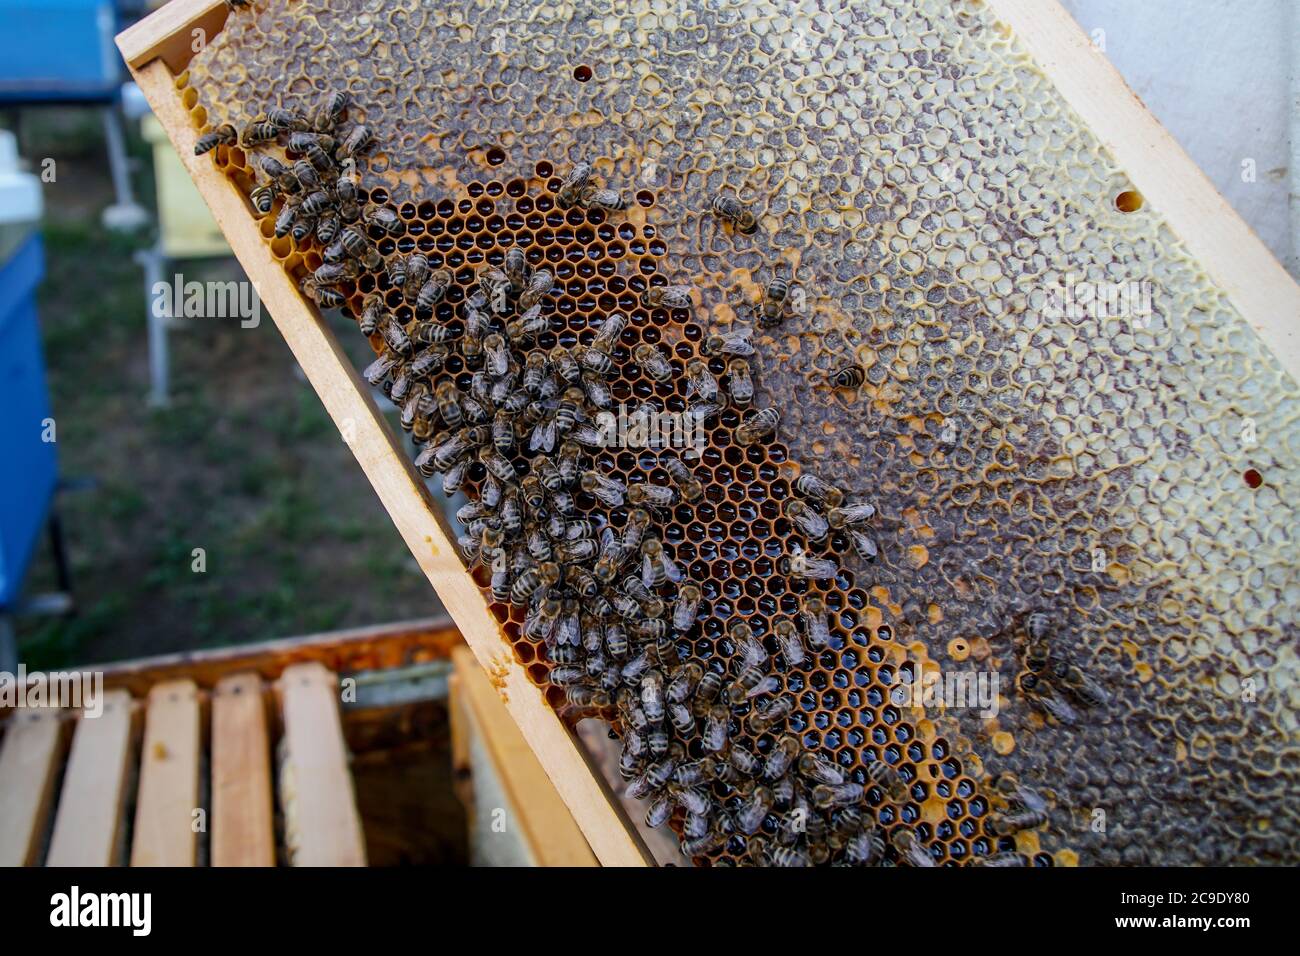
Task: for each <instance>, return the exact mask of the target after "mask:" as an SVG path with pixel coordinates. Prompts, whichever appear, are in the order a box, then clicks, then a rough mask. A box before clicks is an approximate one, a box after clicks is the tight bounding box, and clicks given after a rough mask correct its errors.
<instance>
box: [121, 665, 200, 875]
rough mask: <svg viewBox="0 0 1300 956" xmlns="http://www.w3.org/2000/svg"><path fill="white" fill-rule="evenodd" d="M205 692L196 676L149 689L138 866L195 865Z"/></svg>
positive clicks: (135, 850) (135, 845)
mask: <svg viewBox="0 0 1300 956" xmlns="http://www.w3.org/2000/svg"><path fill="white" fill-rule="evenodd" d="M200 733H201V728H200V724H199V692H198V688H197V687H195V686H194V682H193V681H189V680H180V681H169V682H168V683H165V684H159V685H157V686H156V687H154V689H153V690H151V691H150V692H149V701H148V708H147V710H146V712H145V724H144V746H143V748H142V750H141V753H140V790H139V795H138V797H137V800H136V806H135V831H134V837H133V842H132V845H131V865H132V866H193V865H194V864H195V858H196V853H197V850H198V831H197V830H196V828H195V826H194V822H195V816H194V811H195V810H196V809H198V807H199V747H200V743H201V741H200Z"/></svg>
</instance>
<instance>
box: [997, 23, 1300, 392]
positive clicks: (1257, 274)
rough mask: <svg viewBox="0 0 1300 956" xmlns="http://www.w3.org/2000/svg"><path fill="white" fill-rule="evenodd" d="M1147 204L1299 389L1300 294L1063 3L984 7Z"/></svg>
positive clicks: (1284, 272)
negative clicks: (1022, 47) (1022, 48)
mask: <svg viewBox="0 0 1300 956" xmlns="http://www.w3.org/2000/svg"><path fill="white" fill-rule="evenodd" d="M988 4H989V9H990V11H991V12H992V13H993V14H994V16H996V17H997V18H998V19H999V20H1001V21H1002V22H1003V23H1004V24H1006V26H1007V27H1009V28H1010V30H1011V32H1012V33H1013V34H1015V36H1016V38H1017V39H1019V40H1020V41H1021V42H1022V43H1023V44H1024V45H1025V47H1026V49H1027V50H1028V52H1029V54H1030V56H1032V57H1033V59H1034V60H1035V61H1036V62H1037V63H1038V65H1039V67H1041V68H1042V70H1043V72H1044V73H1045V74H1046V75H1047V76H1048V78H1049V79H1050V80H1051V81H1052V83H1053V84H1054V85H1055V86H1056V88H1057V89H1058V90H1060V92H1061V95H1062V96H1064V97H1065V99H1066V101H1067V102H1069V104H1070V106H1071V107H1072V108H1073V109H1074V111H1075V112H1076V113H1078V115H1079V118H1080V119H1081V120H1083V122H1084V124H1086V125H1087V126H1088V127H1089V129H1091V130H1092V132H1093V134H1094V135H1095V136H1096V137H1097V138H1098V140H1100V142H1101V144H1102V145H1103V146H1105V147H1106V149H1107V150H1109V152H1110V153H1111V155H1112V156H1114V157H1115V160H1116V162H1117V163H1118V164H1119V166H1120V167H1121V168H1122V169H1123V170H1124V172H1125V173H1126V174H1127V175H1128V177H1129V179H1130V180H1131V181H1132V182H1133V185H1134V186H1135V187H1136V188H1137V190H1138V192H1140V193H1141V194H1142V197H1143V199H1144V200H1145V201H1146V202H1149V203H1150V204H1151V205H1152V207H1153V208H1155V209H1156V210H1157V211H1158V212H1159V213H1160V215H1161V216H1162V217H1164V219H1165V221H1166V222H1167V223H1168V225H1169V227H1170V229H1172V230H1173V231H1174V233H1176V234H1177V236H1178V237H1179V238H1180V239H1181V240H1182V241H1183V243H1184V244H1185V245H1186V246H1187V251H1188V252H1189V253H1190V254H1191V255H1192V256H1193V257H1194V258H1195V259H1196V260H1197V261H1198V262H1199V263H1200V264H1201V265H1202V266H1203V267H1204V268H1205V270H1206V272H1207V274H1208V275H1209V276H1210V278H1211V279H1213V280H1214V282H1215V284H1216V285H1218V286H1219V287H1220V288H1221V289H1222V290H1223V291H1224V293H1225V294H1226V295H1227V297H1228V299H1229V300H1230V301H1231V302H1232V304H1233V306H1235V307H1236V309H1237V311H1238V312H1240V313H1241V315H1242V317H1243V318H1244V319H1245V320H1246V321H1247V322H1248V323H1250V326H1251V328H1253V329H1254V330H1255V332H1256V334H1258V335H1259V337H1260V340H1261V341H1262V342H1263V343H1264V344H1265V345H1266V346H1267V347H1268V349H1269V350H1270V351H1271V352H1272V353H1273V354H1274V355H1275V356H1276V357H1277V360H1278V362H1279V363H1280V364H1281V365H1282V367H1283V368H1284V369H1286V371H1287V372H1288V373H1289V374H1290V375H1291V377H1292V378H1293V379H1295V380H1296V381H1297V382H1300V286H1298V285H1296V283H1295V281H1294V280H1293V279H1292V278H1291V277H1290V275H1288V274H1287V272H1286V270H1285V269H1284V268H1283V267H1282V264H1281V263H1279V262H1278V261H1277V259H1275V258H1274V257H1273V254H1272V253H1271V252H1269V250H1268V247H1266V246H1265V245H1264V243H1263V242H1261V241H1260V239H1259V237H1258V236H1256V235H1255V233H1254V231H1253V230H1252V229H1251V228H1250V226H1248V225H1246V223H1245V221H1244V220H1243V219H1242V218H1241V217H1240V216H1238V215H1237V213H1236V211H1235V210H1233V208H1232V207H1231V206H1229V205H1228V202H1227V200H1225V199H1224V198H1223V197H1222V196H1221V195H1219V192H1218V190H1216V189H1215V188H1214V185H1213V184H1212V183H1211V182H1210V180H1209V179H1208V178H1206V176H1205V174H1204V173H1203V172H1201V170H1200V168H1199V167H1197V165H1196V164H1195V163H1194V162H1192V159H1191V157H1190V156H1188V155H1187V153H1186V152H1184V151H1183V148H1182V147H1181V146H1179V145H1178V142H1177V140H1175V139H1174V138H1173V137H1172V136H1171V135H1169V132H1168V131H1167V130H1166V129H1165V128H1164V127H1163V126H1161V125H1160V123H1159V122H1157V120H1156V118H1155V117H1154V116H1152V115H1151V113H1150V112H1149V111H1148V110H1147V108H1146V106H1145V105H1144V104H1143V103H1142V101H1141V100H1140V99H1139V98H1138V97H1137V95H1136V94H1135V93H1134V92H1133V91H1132V90H1131V89H1129V87H1128V84H1126V83H1125V82H1124V78H1123V77H1122V76H1120V74H1119V71H1118V70H1116V69H1115V67H1114V66H1112V65H1111V63H1110V61H1109V60H1107V59H1106V57H1105V55H1104V54H1102V53H1101V52H1100V51H1098V50H1097V49H1096V48H1095V47H1093V45H1092V43H1091V42H1090V40H1089V39H1088V37H1087V35H1086V34H1084V32H1083V30H1082V29H1081V28H1080V27H1079V25H1078V24H1077V23H1075V21H1074V20H1073V18H1071V16H1070V15H1069V14H1068V13H1067V12H1066V11H1065V10H1064V9H1063V8H1062V7H1061V6H1060V5H1059V4H1057V3H1054V2H1045V0H988Z"/></svg>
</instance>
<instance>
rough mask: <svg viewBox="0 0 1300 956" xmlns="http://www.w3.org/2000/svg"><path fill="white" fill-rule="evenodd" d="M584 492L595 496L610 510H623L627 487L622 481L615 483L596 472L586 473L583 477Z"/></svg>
mask: <svg viewBox="0 0 1300 956" xmlns="http://www.w3.org/2000/svg"><path fill="white" fill-rule="evenodd" d="M582 490H583V491H585V492H587V494H589V495H594V496H595V498H596V499H597V500H598V501H599V502H600V503H601V504H603V505H605V506H606V507H608V508H621V507H623V496H624V494H625V493H626V492H627V486H626V485H624V484H623V482H621V481H615V480H614V479H613V478H607V477H605V476H604V475H601V474H598V473H596V472H594V471H586V472H584V473H583V475H582Z"/></svg>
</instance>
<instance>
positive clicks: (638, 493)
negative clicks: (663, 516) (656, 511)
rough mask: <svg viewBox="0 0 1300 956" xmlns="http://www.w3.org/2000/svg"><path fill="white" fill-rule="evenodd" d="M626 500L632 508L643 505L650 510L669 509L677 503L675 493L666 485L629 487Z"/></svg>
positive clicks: (645, 484) (674, 490) (647, 484)
mask: <svg viewBox="0 0 1300 956" xmlns="http://www.w3.org/2000/svg"><path fill="white" fill-rule="evenodd" d="M627 500H628V502H629V503H630V504H632V505H634V506H641V505H645V506H647V507H651V508H671V507H672V506H673V505H674V504H676V503H677V491H676V489H674V488H669V487H668V486H667V485H656V484H653V483H651V482H645V483H644V484H640V485H633V486H632V487H630V488H629V489H628V490H627Z"/></svg>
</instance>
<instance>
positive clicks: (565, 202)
mask: <svg viewBox="0 0 1300 956" xmlns="http://www.w3.org/2000/svg"><path fill="white" fill-rule="evenodd" d="M590 182H591V164H590V163H574V165H573V169H571V170H569V174H568V175H567V176H565V177H564V179H563V180H561V182H560V188H559V189H558V190H557V191H556V193H555V205H557V206H559V207H560V208H561V209H568V208H569V207H570V206H575V205H577V203H578V200H579V199H581V198H582V194H583V192H584V191H585V190H586V188H587V185H588V184H589V183H590Z"/></svg>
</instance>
